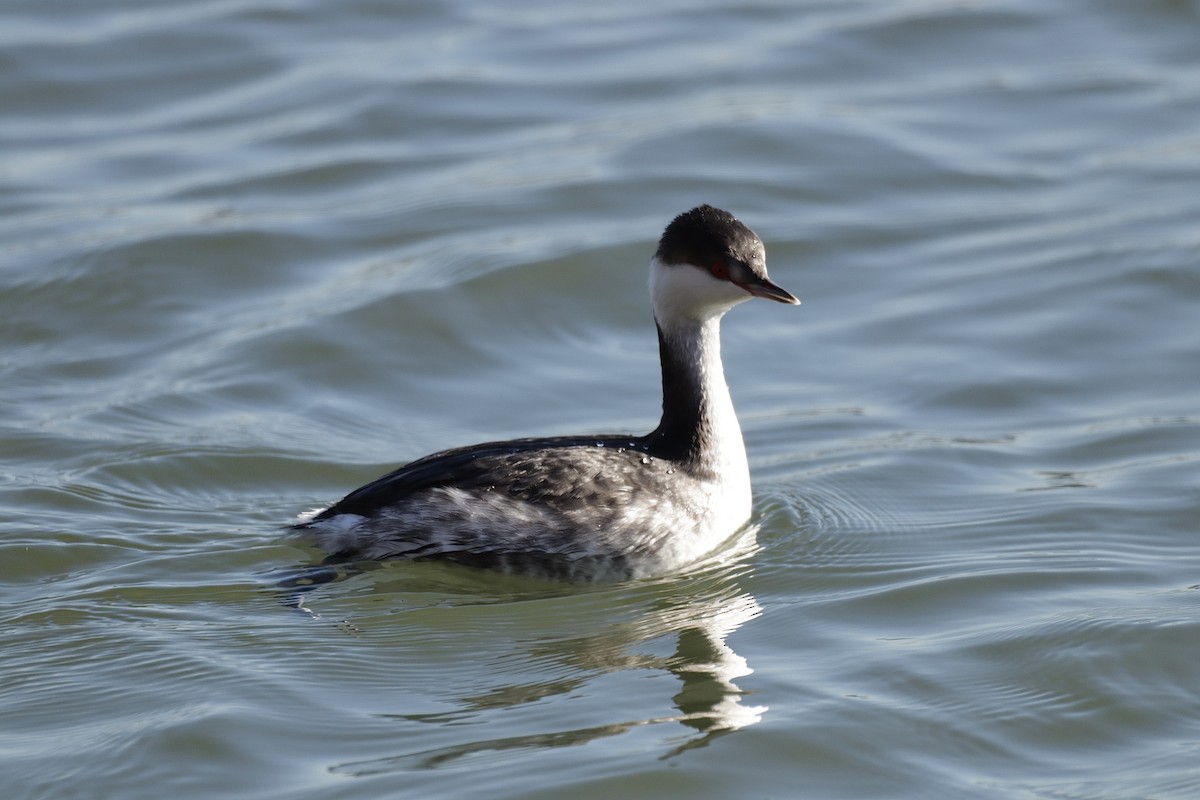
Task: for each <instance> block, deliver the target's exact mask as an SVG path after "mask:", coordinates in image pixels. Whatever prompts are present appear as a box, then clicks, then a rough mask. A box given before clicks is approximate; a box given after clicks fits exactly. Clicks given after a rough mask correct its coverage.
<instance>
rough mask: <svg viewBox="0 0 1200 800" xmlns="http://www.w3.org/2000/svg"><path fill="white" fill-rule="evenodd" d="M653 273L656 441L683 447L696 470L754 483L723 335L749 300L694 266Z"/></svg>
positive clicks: (654, 267)
mask: <svg viewBox="0 0 1200 800" xmlns="http://www.w3.org/2000/svg"><path fill="white" fill-rule="evenodd" d="M650 274H651V278H650V287H651V295H652V297H653V300H654V316H655V321H656V322H657V323H658V329H659V343H660V355H661V358H662V367H663V419H662V423H661V424H660V425H659V428H658V430H657V431H655V433H654V434H652V436H654V435H657V436H659V437H660V438H661V440H663V441H664V442H668V443H670V444H671V445H673V446H674V447H676V448H681V449H685V450H686V458H687V460H688V461H689V462H690V463H691V465H692V466H693V467H694V468H695V469H696V470H697V471H699V472H704V473H709V474H715V475H719V476H722V478H723V479H726V480H734V481H737V482H739V483H741V482H745V483H747V484H748V482H749V470H748V468H747V465H746V448H745V445H744V443H743V442H742V430H741V426H740V425H739V424H738V420H737V415H736V414H735V413H734V410H733V399H732V398H731V397H730V395H729V386H728V385H727V384H726V383H725V371H724V368H723V366H722V364H721V339H720V334H721V317H722V316H723V315H724V314H725V312H726V311H728V310H729V309H730V308H731V307H732V306H734V305H735V304H736V303H738V302H741V300H743V299H749V295H748V294H747V293H746V292H745V291H744V290H742V289H740V288H738V287H736V286H732V285H731V284H729V283H727V282H724V281H718V280H717V279H716V278H713V277H712V276H710V275H709V274H708V273H706V272H704V271H703V270H701V269H698V268H696V267H693V266H690V265H677V266H667V265H664V264H661V263H659V262H658V261H657V259H656V260H655V261H653V262H651V269H650Z"/></svg>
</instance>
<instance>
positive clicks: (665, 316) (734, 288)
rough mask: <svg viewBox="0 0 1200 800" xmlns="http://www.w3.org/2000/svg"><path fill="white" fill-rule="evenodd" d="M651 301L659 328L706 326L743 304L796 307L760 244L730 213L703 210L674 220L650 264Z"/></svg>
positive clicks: (795, 300) (708, 208)
mask: <svg viewBox="0 0 1200 800" xmlns="http://www.w3.org/2000/svg"><path fill="white" fill-rule="evenodd" d="M650 295H651V297H652V299H653V301H654V316H655V319H657V320H658V322H659V323H660V324H664V325H670V324H672V323H673V322H676V321H682V320H704V319H709V318H711V317H714V316H717V317H719V316H720V315H722V314H724V313H725V312H726V311H728V310H729V309H730V308H733V307H734V306H735V305H737V304H738V303H740V302H742V301H743V300H749V299H750V298H751V297H764V298H766V299H768V300H775V301H776V302H779V303H793V304H797V303H799V302H800V301H799V300H797V299H796V298H795V297H794V296H792V294H791V293H790V292H788V291H786V290H785V289H783V288H781V287H779V286H777V285H775V284H774V283H772V282H771V279H770V278H769V277H767V256H766V250H765V249H764V248H763V243H762V240H761V239H759V238H758V236H757V235H756V234H755V233H754V231H752V230H750V229H749V228H747V227H746V226H745V225H743V224H742V223H741V222H740V221H738V219H737V218H736V217H734V216H733V215H732V214H730V213H729V212H728V211H722V210H721V209H719V208H713V207H712V206H708V205H704V206H698V207H697V208H693V209H692V210H691V211H688V212H686V213H683V214H680V215H679V216H678V217H676V218H675V219H674V220H673V221H672V222H671V224H670V225H668V226H667V229H666V230H665V231H663V235H662V239H660V240H659V243H658V251H657V252H655V254H654V258H653V259H651V261H650Z"/></svg>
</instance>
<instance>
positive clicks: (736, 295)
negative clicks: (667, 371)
mask: <svg viewBox="0 0 1200 800" xmlns="http://www.w3.org/2000/svg"><path fill="white" fill-rule="evenodd" d="M650 297H651V299H652V300H653V301H654V312H655V318H656V319H658V321H659V322H662V323H665V324H669V323H670V322H672V321H674V320H684V319H691V320H705V319H710V318H712V317H719V316H721V315H722V314H724V313H725V312H726V311H728V310H729V309H731V308H733V307H734V306H735V305H737V304H738V303H741V302H743V301H745V300H749V299H750V293H749V292H747V291H746V290H745V289H743V288H742V287H740V286H737V285H735V284H732V283H730V282H729V281H723V280H720V279H719V278H716V277H714V276H713V275H712V274H711V273H709V272H708V271H707V270H704V269H702V268H700V267H694V266H691V265H690V264H676V265H667V264H663V263H662V262H661V261H659V260H658V258H657V256H656V257H655V258H653V259H652V260H651V261H650Z"/></svg>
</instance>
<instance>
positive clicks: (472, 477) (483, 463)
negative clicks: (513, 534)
mask: <svg viewBox="0 0 1200 800" xmlns="http://www.w3.org/2000/svg"><path fill="white" fill-rule="evenodd" d="M578 447H624V448H627V449H631V450H636V449H643V448H644V447H645V443H644V441H643V439H642V438H639V437H636V436H612V435H601V436H563V437H555V438H542V439H514V440H512V441H507V442H488V443H487V444H478V445H471V446H469V447H459V448H455V449H453V450H443V451H442V452H440V453H433V454H432V455H428V456H425V457H424V458H419V459H417V460H416V461H412V462H409V463H408V464H405V465H404V466H403V467H400V468H399V469H396V470H393V471H392V472H389V473H388V474H387V475H384V476H383V477H381V478H377V479H376V480H374V481H371V482H370V483H368V484H366V485H365V486H361V487H359V488H358V489H355V490H354V491H353V492H351V493H350V494H348V495H346V496H345V497H343V498H342V499H341V500H339V501H338V502H337V503H335V504H334V505H332V506H330V507H329V508H327V509H325V510H324V511H322V512H321V513H320V514H318V515H316V516H315V517H313V518H312V519H311V520H309V522H316V521H318V520H323V519H329V518H330V517H334V516H337V515H338V514H358V515H360V516H364V517H371V516H374V515H375V513H376V512H377V511H378V510H379V509H380V508H382V507H384V506H389V505H393V504H395V503H397V502H399V501H402V500H403V499H404V498H405V497H407V496H409V495H411V494H413V493H414V492H418V491H421V490H423V489H431V488H434V487H437V486H455V487H459V488H464V489H470V488H476V487H488V486H496V485H504V483H505V481H504V475H503V467H504V466H505V465H506V464H509V463H511V462H512V461H513V460H514V457H516V456H520V455H523V454H524V455H528V456H530V457H533V456H535V455H536V454H537V453H538V452H539V451H545V452H546V454H547V455H548V456H549V455H551V454H552V453H553V452H554V451H562V450H567V449H571V448H578ZM522 460H524V459H522ZM551 460H554V459H553V458H552V457H551ZM497 468H500V474H497ZM522 477H523V479H524V480H522V482H525V481H528V480H529V478H530V476H529V475H528V474H527V473H526V474H525V475H523V476H522ZM302 526H303V525H302ZM302 526H301V527H302Z"/></svg>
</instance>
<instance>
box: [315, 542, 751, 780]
mask: <svg viewBox="0 0 1200 800" xmlns="http://www.w3.org/2000/svg"><path fill="white" fill-rule="evenodd" d="M740 571H744V567H742V566H738V565H733V566H731V565H730V564H728V563H726V564H724V565H718V567H716V568H714V569H709V570H707V571H704V572H702V573H701V574H700V575H699V576H689V577H688V583H687V592H686V593H682V594H681V592H680V591H679V584H678V583H675V584H671V585H664V586H661V587H651V589H650V590H649V591H648V592H647V593H648V594H649V595H650V596H649V597H646V598H644V605H643V607H642V608H641V610H640V611H639V613H637V614H636V615H634V617H633V618H632V619H627V620H624V621H621V622H613V623H610V624H608V625H606V626H604V627H601V628H600V629H598V630H592V631H591V632H589V633H587V634H584V635H572V636H567V637H562V638H554V637H548V638H546V639H542V640H539V641H537V642H535V643H533V644H531V645H529V646H527V647H526V648H525V649H524V650H523V652H522V656H521V662H522V663H523V664H528V665H530V668H531V669H530V670H519V672H521V673H522V674H525V675H526V676H528V672H529V671H536V672H537V673H538V674H539V675H543V676H544V675H545V674H546V672H547V671H548V670H547V669H546V667H547V666H549V667H550V668H551V669H550V670H549V671H551V672H553V673H555V674H556V677H554V678H552V679H549V680H534V681H526V682H514V683H509V684H506V685H502V686H495V687H493V688H491V689H489V690H487V691H485V692H480V693H476V694H471V695H466V696H460V697H457V698H454V699H453V700H452V702H453V704H454V706H455V708H454V709H453V710H451V711H448V712H443V713H432V714H428V713H427V714H383V715H381V716H383V717H384V718H388V719H394V720H397V721H405V722H418V723H422V724H433V725H442V726H447V725H454V726H456V727H457V728H458V729H460V730H464V731H465V730H472V729H473V730H479V729H480V728H476V727H474V726H466V727H464V726H465V725H466V724H467V723H471V722H476V723H482V722H485V721H489V722H490V720H489V719H488V718H489V717H491V716H493V715H495V714H497V713H509V712H512V711H514V710H516V709H518V708H521V707H527V706H530V705H531V704H535V703H538V702H539V701H545V700H547V699H550V698H561V699H563V700H566V701H570V702H576V701H577V699H578V698H580V697H586V696H590V697H592V698H595V697H597V696H598V694H597V693H598V691H599V690H598V689H596V688H595V683H596V682H597V681H598V680H599V679H601V678H603V677H604V676H606V675H610V674H614V673H620V672H627V671H644V672H651V673H653V671H658V672H660V673H662V674H670V675H672V676H673V677H674V678H676V679H677V680H678V684H676V686H677V687H678V688H677V691H675V692H674V694H673V695H672V696H671V698H670V701H669V702H668V701H666V698H665V697H664V702H663V703H662V704H660V705H658V706H657V707H658V708H660V709H662V710H663V711H664V712H665V713H662V714H661V715H658V716H648V717H645V718H638V719H626V720H621V721H615V722H612V723H609V724H603V725H594V726H589V727H578V728H574V729H569V730H554V731H552V732H550V731H539V732H536V733H528V734H524V735H516V736H509V737H492V738H483V739H477V740H473V741H464V742H460V743H456V744H453V745H450V746H446V747H438V748H434V749H429V750H422V751H419V752H412V753H405V754H402V755H396V756H391V757H388V758H384V759H375V760H371V761H360V762H354V763H346V764H341V765H339V766H337V767H336V768H335V771H337V772H339V773H343V774H352V775H366V774H377V773H379V772H388V771H392V770H398V769H413V768H427V769H428V768H436V767H438V766H441V765H443V764H445V763H447V762H450V761H455V760H457V759H459V758H463V757H466V756H471V755H479V754H484V753H492V754H496V753H498V752H503V751H512V750H530V749H545V748H557V747H565V746H571V745H582V744H586V743H588V742H591V741H595V740H598V739H603V738H605V737H611V736H616V735H618V734H622V733H626V732H628V731H631V730H632V729H635V728H639V727H642V726H647V725H662V724H668V725H681V726H684V728H686V729H687V730H688V731H690V733H689V734H687V735H685V736H683V737H668V740H667V741H668V742H669V744H670V746H671V749H669V750H668V751H666V752H664V753H663V754H662V755H661V756H660V758H663V759H667V758H671V757H672V756H675V755H677V754H679V753H682V752H684V751H686V750H691V749H694V748H697V747H703V746H705V745H707V744H709V743H710V742H711V741H713V740H714V739H715V738H717V737H720V736H724V735H727V734H729V733H732V732H733V731H737V730H739V729H742V728H745V727H747V726H750V725H753V724H755V723H757V722H759V721H761V720H762V718H763V715H764V713H765V712H766V711H767V707H766V706H762V705H755V704H753V703H751V702H748V696H747V693H746V692H744V691H742V689H740V688H739V687H738V685H737V683H736V682H735V681H736V680H737V679H738V678H741V677H744V676H746V675H749V674H750V673H751V672H752V671H753V670H751V668H750V666H749V665H748V664H747V662H746V659H745V658H743V657H741V656H740V655H738V654H737V653H736V652H734V650H733V649H732V648H731V647H730V646H729V644H728V642H727V639H728V637H729V636H730V635H731V634H732V633H734V632H735V631H737V630H738V629H739V628H740V627H741V626H742V625H744V624H745V623H747V622H748V621H750V620H752V619H754V618H756V617H758V616H759V615H760V614H761V613H762V608H761V606H760V605H759V604H758V602H757V600H755V598H754V597H753V596H752V595H750V594H748V593H747V592H745V591H743V590H742V589H741V588H740V587H739V586H738V585H737V574H736V573H738V572H740ZM655 588H658V589H660V590H659V591H654V589H655ZM661 589H667V590H669V591H662V590H661ZM612 705H613V707H614V708H621V707H626V704H623V703H622V702H621V701H620V700H619V699H614V701H613V703H612ZM669 706H673V708H674V712H673V713H672V712H668V711H667V708H668V707H669ZM484 727H486V729H487V730H489V731H493V732H494V731H495V730H496V726H494V725H492V724H488V725H486V726H484Z"/></svg>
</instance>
